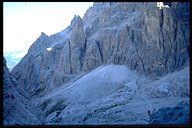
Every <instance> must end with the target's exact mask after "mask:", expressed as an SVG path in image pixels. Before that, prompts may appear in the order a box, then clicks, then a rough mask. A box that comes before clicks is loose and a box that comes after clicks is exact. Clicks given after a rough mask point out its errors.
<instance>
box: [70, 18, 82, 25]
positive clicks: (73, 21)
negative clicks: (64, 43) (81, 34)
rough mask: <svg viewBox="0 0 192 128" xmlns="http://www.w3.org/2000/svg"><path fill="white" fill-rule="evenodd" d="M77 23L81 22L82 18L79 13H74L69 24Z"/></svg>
mask: <svg viewBox="0 0 192 128" xmlns="http://www.w3.org/2000/svg"><path fill="white" fill-rule="evenodd" d="M77 23H82V19H81V17H80V16H79V15H75V16H74V18H73V20H72V21H71V25H70V26H75V24H77Z"/></svg>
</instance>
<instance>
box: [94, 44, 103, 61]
mask: <svg viewBox="0 0 192 128" xmlns="http://www.w3.org/2000/svg"><path fill="white" fill-rule="evenodd" d="M95 42H96V44H97V46H98V48H99V53H100V56H101V61H102V63H103V54H102V51H101V47H100V45H99V43H98V42H97V41H95Z"/></svg>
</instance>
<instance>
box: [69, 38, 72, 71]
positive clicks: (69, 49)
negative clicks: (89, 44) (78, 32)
mask: <svg viewBox="0 0 192 128" xmlns="http://www.w3.org/2000/svg"><path fill="white" fill-rule="evenodd" d="M69 70H70V74H71V73H72V68H71V44H70V41H69Z"/></svg>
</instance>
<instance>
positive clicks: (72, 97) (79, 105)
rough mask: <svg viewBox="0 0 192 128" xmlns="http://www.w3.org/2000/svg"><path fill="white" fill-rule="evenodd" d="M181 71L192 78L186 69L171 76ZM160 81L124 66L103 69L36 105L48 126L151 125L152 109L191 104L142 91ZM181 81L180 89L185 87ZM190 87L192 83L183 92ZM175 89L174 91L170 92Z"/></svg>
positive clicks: (177, 97) (181, 98) (182, 97)
mask: <svg viewBox="0 0 192 128" xmlns="http://www.w3.org/2000/svg"><path fill="white" fill-rule="evenodd" d="M181 72H182V75H183V77H186V78H189V74H188V70H185V69H184V70H182V71H180V72H178V73H173V74H171V75H172V76H176V75H178V74H180V75H181ZM166 77H167V76H165V77H163V78H162V79H166ZM169 79H171V77H169ZM175 79H176V78H175ZM157 82H158V81H151V80H150V79H147V78H145V77H141V76H139V75H137V73H134V72H132V71H130V70H129V69H128V68H127V67H126V66H123V65H108V66H101V67H98V68H97V69H95V70H93V71H92V72H90V73H88V74H86V75H84V76H83V77H81V78H79V79H78V80H76V81H75V82H73V83H71V84H70V85H68V86H67V87H66V85H63V86H61V87H60V88H56V89H55V90H53V92H52V93H49V94H48V95H45V96H44V97H42V98H40V99H38V100H37V101H36V103H37V105H38V106H39V107H40V108H41V109H42V111H43V112H44V116H45V124H64V125H66V124H88V125H89V124H148V123H149V118H150V117H149V116H148V114H147V112H148V111H149V110H150V111H151V112H153V111H154V109H156V110H158V109H159V108H161V107H174V106H176V105H177V104H178V103H179V102H181V101H186V102H189V97H188V95H172V96H171V95H167V96H166V97H154V96H151V95H148V94H146V93H145V91H142V87H140V88H139V86H145V87H146V88H147V87H148V88H150V85H149V84H155V83H157ZM180 82H181V83H178V85H179V86H182V85H185V84H183V83H182V81H180ZM159 84H163V82H161V83H160V82H159ZM188 87H189V83H187V85H185V86H184V87H183V88H184V89H182V90H185V89H187V88H188ZM175 89H176V91H180V90H181V89H180V88H175ZM175 89H174V88H170V92H171V91H175ZM151 91H152V92H153V91H155V89H153V88H151ZM188 91H189V90H188ZM186 108H189V106H186Z"/></svg>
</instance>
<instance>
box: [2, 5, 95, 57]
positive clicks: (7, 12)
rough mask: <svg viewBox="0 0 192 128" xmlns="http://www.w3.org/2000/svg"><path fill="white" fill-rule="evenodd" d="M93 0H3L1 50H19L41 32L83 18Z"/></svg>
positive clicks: (63, 26)
mask: <svg viewBox="0 0 192 128" xmlns="http://www.w3.org/2000/svg"><path fill="white" fill-rule="evenodd" d="M92 5H93V2H3V53H5V52H13V51H16V50H17V51H22V53H24V54H26V53H27V51H28V49H29V47H30V46H31V45H32V43H34V42H35V40H36V39H37V38H38V37H39V36H40V35H41V32H44V33H45V34H47V35H52V34H55V33H57V32H60V31H62V30H64V29H65V28H67V26H69V25H70V23H71V20H72V19H73V17H74V16H75V15H79V16H80V17H81V18H83V16H84V14H85V12H86V10H87V9H88V8H89V7H91V6H92Z"/></svg>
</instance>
